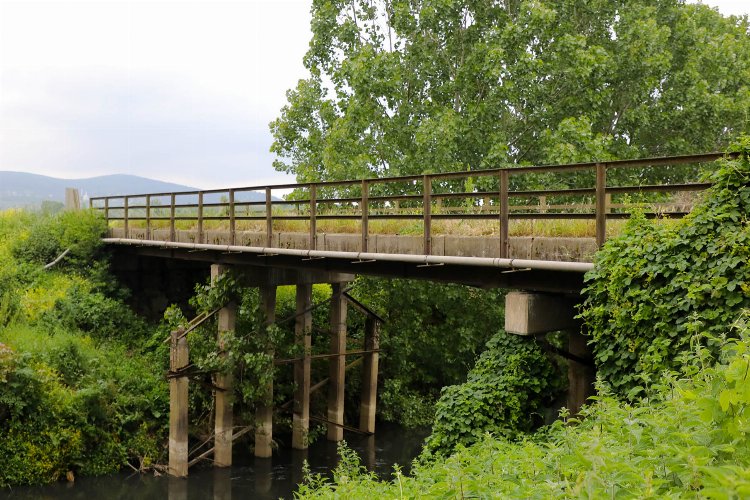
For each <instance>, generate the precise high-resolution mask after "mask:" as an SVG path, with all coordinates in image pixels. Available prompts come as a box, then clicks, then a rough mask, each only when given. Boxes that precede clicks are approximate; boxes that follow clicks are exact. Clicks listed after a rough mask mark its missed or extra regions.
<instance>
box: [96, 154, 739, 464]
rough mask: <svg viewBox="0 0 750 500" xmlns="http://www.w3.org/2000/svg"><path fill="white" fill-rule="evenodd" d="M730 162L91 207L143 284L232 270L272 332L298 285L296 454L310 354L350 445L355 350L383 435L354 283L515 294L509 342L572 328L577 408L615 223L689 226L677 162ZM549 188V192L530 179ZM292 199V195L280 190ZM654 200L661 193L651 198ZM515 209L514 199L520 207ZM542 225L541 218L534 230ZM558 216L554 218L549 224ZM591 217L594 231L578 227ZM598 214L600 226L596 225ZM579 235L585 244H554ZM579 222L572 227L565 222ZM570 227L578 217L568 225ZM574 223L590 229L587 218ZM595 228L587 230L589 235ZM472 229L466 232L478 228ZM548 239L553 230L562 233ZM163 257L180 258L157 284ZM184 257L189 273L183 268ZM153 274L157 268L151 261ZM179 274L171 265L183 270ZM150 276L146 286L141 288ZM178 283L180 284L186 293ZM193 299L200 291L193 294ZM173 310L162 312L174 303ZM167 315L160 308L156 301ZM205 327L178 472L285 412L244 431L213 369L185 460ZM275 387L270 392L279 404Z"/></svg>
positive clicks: (178, 424) (177, 346)
mask: <svg viewBox="0 0 750 500" xmlns="http://www.w3.org/2000/svg"><path fill="white" fill-rule="evenodd" d="M725 156H734V155H731V154H730V155H725V154H723V153H708V154H702V155H689V156H676V157H663V158H648V159H638V160H623V161H612V162H598V163H580V164H568V165H550V166H535V167H515V168H501V169H491V170H478V171H469V172H450V173H440V174H429V175H421V176H403V177H391V178H378V179H364V180H361V179H360V180H348V181H335V182H316V183H306V184H285V185H275V186H259V187H258V186H256V187H242V188H229V189H223V190H206V191H190V192H179V193H149V194H133V195H123V196H108V197H99V198H91V208H93V209H96V210H99V211H101V212H103V214H104V216H105V218H106V219H107V221H108V227H109V229H108V231H109V234H108V236H107V238H106V239H105V242H106V243H107V244H108V245H110V246H111V247H112V248H113V249H114V251H115V255H116V259H115V260H116V262H118V263H119V264H118V265H119V266H120V271H121V273H123V274H127V275H128V277H127V278H126V282H127V281H128V280H129V281H130V284H131V285H134V284H135V288H140V289H144V288H149V286H148V285H146V286H144V282H147V281H149V280H150V281H151V284H150V287H151V288H152V289H153V288H160V287H161V288H164V287H167V286H168V284H167V282H168V281H169V280H170V279H171V278H170V276H169V275H170V273H171V274H174V273H175V272H177V271H179V270H180V269H181V268H180V265H183V266H186V267H187V268H189V269H192V270H196V269H197V270H199V271H202V272H203V273H204V274H206V275H207V274H208V273H209V270H210V274H211V276H212V277H214V278H216V277H218V276H219V275H221V274H222V273H224V272H226V270H227V269H228V268H230V267H231V268H233V269H235V270H236V271H237V272H238V273H239V274H240V275H241V276H243V278H244V279H245V282H246V284H247V285H248V286H256V287H259V288H260V291H261V298H262V303H263V308H264V311H265V315H266V323H267V324H272V323H274V321H276V318H275V312H274V310H275V296H276V287H277V286H280V285H287V284H292V285H296V286H297V314H296V316H295V317H294V318H293V319H294V321H295V332H296V336H297V342H298V343H299V344H300V345H301V346H302V347H303V351H304V352H305V354H304V355H303V356H302V357H300V358H298V359H294V360H277V364H279V363H285V362H289V363H290V364H293V365H294V375H295V382H296V386H297V391H296V393H295V398H294V401H293V415H294V417H293V447H295V448H299V449H304V448H306V447H307V433H308V429H309V422H310V419H311V416H310V394H311V392H313V391H314V390H315V389H317V388H319V387H321V385H320V384H315V385H313V384H312V382H311V380H310V364H311V362H312V361H313V358H316V359H317V358H322V359H327V360H328V364H329V377H328V381H327V385H328V410H327V417H326V418H325V419H324V421H325V423H326V425H327V427H328V439H330V440H334V441H338V440H340V439H342V437H343V430H344V429H345V428H348V427H346V426H345V424H344V406H343V405H344V379H345V373H346V370H347V368H351V367H352V366H354V365H356V364H357V362H354V363H350V364H349V365H347V364H346V357H347V356H350V357H353V356H356V357H358V362H360V363H361V364H362V366H363V368H362V369H363V393H362V395H361V405H360V422H359V426H358V430H359V431H360V432H364V433H373V432H374V430H375V403H376V392H377V376H378V352H379V348H378V331H379V325H380V323H381V322H382V319H381V318H380V317H379V316H377V314H375V313H373V312H372V311H370V310H369V309H368V308H367V307H366V304H361V303H359V302H357V301H356V300H354V299H353V298H352V297H351V296H349V295H348V294H347V293H346V287H347V283H349V282H351V281H352V280H353V279H354V277H355V276H356V275H357V274H363V275H373V276H380V277H387V278H393V277H400V278H411V279H423V280H431V281H441V282H451V283H459V284H464V285H470V286H476V287H482V288H493V287H500V288H505V289H508V290H513V291H512V292H511V293H509V294H508V295H507V297H506V318H505V327H506V330H508V331H509V332H511V333H516V334H520V335H536V336H540V337H542V336H543V335H545V334H546V333H549V332H552V331H559V330H567V331H569V333H570V335H569V338H570V341H569V346H568V349H567V351H562V352H560V354H562V355H564V356H566V357H567V358H568V359H569V360H570V363H569V374H568V375H569V382H570V384H569V385H570V389H569V397H568V407H569V408H570V409H571V410H572V411H573V412H577V411H578V409H579V408H580V406H581V404H583V402H584V401H585V399H586V398H587V397H588V396H589V395H590V394H591V391H592V382H593V377H594V373H593V365H592V363H591V361H590V351H589V349H588V346H587V345H586V339H585V337H584V336H583V334H582V332H581V328H580V325H579V324H577V322H576V320H575V319H574V316H575V305H576V303H577V302H578V297H579V296H580V292H581V289H582V286H583V275H584V273H585V272H586V271H588V270H590V269H592V268H593V264H592V263H591V260H592V257H593V254H594V253H595V251H596V249H597V248H598V247H599V246H601V245H602V244H603V243H604V241H605V239H606V237H607V230H608V227H607V224H608V221H613V220H618V219H626V218H628V217H629V209H630V207H632V206H633V205H634V203H633V202H632V200H630V201H628V199H627V198H626V197H628V196H631V197H640V199H648V200H650V201H649V202H648V203H641V204H640V205H641V209H642V210H645V213H646V215H647V216H648V217H665V218H672V217H682V216H684V215H685V214H686V213H687V212H688V211H689V208H690V205H691V203H692V199H693V198H692V197H690V196H687V195H685V193H692V192H697V191H702V190H704V189H706V188H707V187H709V186H710V184H708V183H705V182H689V183H685V182H679V183H678V182H674V181H672V179H673V177H674V173H675V171H676V169H684V170H694V171H695V172H697V171H698V170H699V167H701V166H703V168H705V164H707V163H711V162H714V161H716V160H719V159H720V158H723V157H725ZM633 171H638V172H647V171H650V172H651V174H650V175H648V176H645V177H643V178H649V179H661V182H660V183H658V184H639V185H633V184H628V185H614V183H613V182H611V181H610V182H608V178H609V179H614V180H615V181H617V180H619V179H633V178H636V179H638V178H639V177H638V176H633V175H628V174H627V172H633ZM536 185H548V186H550V187H549V188H546V189H530V188H528V187H526V186H536ZM278 193H284V194H285V196H284V198H281V197H279V196H276V195H277V194H278ZM646 193H650V195H649V196H650V197H644V194H646ZM511 202H512V203H511ZM534 221H537V222H534ZM551 221H556V222H551ZM571 221H581V222H577V223H576V222H571ZM586 221H588V222H586ZM519 223H520V224H523V223H527V224H530V227H531V228H532V229H533V227H534V224H537V227H539V226H542V228H543V229H545V231H546V234H543V235H534V234H533V231H527V232H531V233H532V234H529V235H523V236H514V235H513V234H512V229H513V224H519ZM555 224H558V225H561V226H562V229H563V230H564V229H565V227H568V226H570V227H574V229H576V232H583V233H586V230H588V229H589V228H590V229H591V231H590V232H591V233H593V234H590V235H589V234H583V235H580V234H577V235H575V236H573V237H569V236H557V234H558V233H560V228H559V227H556V226H555ZM566 224H568V226H565V225H566ZM571 224H573V225H572V226H571ZM575 224H577V225H575ZM581 228H583V231H581V230H580V229H581ZM467 233H468V234H467ZM550 233H552V234H554V236H550ZM154 262H161V263H169V265H165V266H162V267H163V268H164V269H167V271H166V272H165V274H164V275H160V276H159V277H156V275H155V274H154V271H155V269H156V268H158V267H159V265H158V264H154ZM175 263H181V264H175ZM149 266H150V267H149ZM170 270H171V271H170ZM139 280H140V281H139ZM314 283H331V284H332V286H333V296H332V299H331V301H330V310H331V327H330V346H331V349H330V351H331V352H330V353H329V354H326V355H322V356H321V355H317V356H312V355H311V353H310V346H311V337H310V335H311V327H312V314H311V310H312V307H313V305H312V304H311V296H312V295H311V290H312V284H314ZM178 288H179V287H178ZM188 290H192V287H188ZM166 302H167V301H164V302H163V304H166ZM348 305H353V306H354V308H355V310H357V311H358V312H360V313H362V314H364V315H365V316H366V317H367V322H366V323H367V331H366V337H365V347H364V349H361V350H359V351H356V352H353V351H349V352H347V348H346V344H347V342H346V317H347V307H348ZM156 309H159V306H158V305H157V306H156ZM213 314H215V315H216V316H217V317H218V330H219V332H218V336H217V337H218V343H219V345H221V344H222V332H226V331H230V330H234V327H235V317H236V305H235V304H226V305H225V306H224V307H223V308H221V309H219V310H217V311H215V312H214V313H213ZM207 319H208V317H199V318H196V319H195V320H194V321H193V322H191V323H190V324H189V325H186V326H185V327H184V328H182V329H180V330H178V331H175V332H173V333H172V337H171V345H172V355H171V372H170V394H171V407H170V410H171V417H170V472H171V473H172V474H173V475H176V476H185V475H187V470H188V466H189V465H190V464H192V463H195V462H196V461H197V460H199V459H201V458H205V457H207V456H210V455H213V460H214V463H215V464H216V465H218V466H226V465H231V456H232V442H233V441H234V440H235V439H237V438H238V437H239V436H241V435H243V434H244V433H246V432H248V431H249V430H253V431H254V433H255V454H256V456H258V457H269V456H271V443H272V420H273V408H271V407H261V408H259V409H258V412H257V414H256V423H255V425H254V426H252V427H248V428H245V429H242V430H239V431H238V430H237V429H235V427H234V425H233V417H232V401H231V392H232V380H231V376H229V375H217V376H215V381H214V384H215V386H216V387H217V390H216V391H215V404H216V418H215V440H214V447H213V448H212V449H210V450H208V451H207V452H204V453H202V454H201V455H200V456H197V457H192V458H191V457H189V456H188V446H187V438H188V436H187V391H188V376H187V367H189V355H188V341H187V339H188V334H189V333H190V331H192V330H193V329H195V327H196V325H199V324H201V323H203V322H204V321H206V320H207ZM272 390H273V388H272V387H268V388H267V391H268V394H269V396H270V395H271V394H272Z"/></svg>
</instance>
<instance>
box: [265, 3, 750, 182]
mask: <svg viewBox="0 0 750 500" xmlns="http://www.w3.org/2000/svg"><path fill="white" fill-rule="evenodd" d="M311 26H312V32H313V38H312V41H311V42H310V49H309V51H308V53H307V55H306V56H305V60H304V62H305V65H306V67H307V68H308V69H309V71H310V77H309V78H307V79H305V80H301V81H300V82H299V83H298V85H297V87H296V88H295V89H293V90H290V91H288V94H287V97H288V103H287V105H286V106H284V108H283V109H282V111H281V116H280V117H279V118H278V119H277V120H275V121H274V122H272V123H271V130H272V132H273V135H274V139H275V140H274V143H273V145H272V151H273V152H275V153H276V154H277V155H278V156H279V159H278V160H277V161H276V162H275V163H274V166H275V168H276V169H277V170H280V171H284V172H288V173H293V174H295V175H296V176H297V179H298V181H300V182H305V181H319V180H337V179H342V178H358V177H372V176H379V175H384V174H387V175H407V174H421V173H428V172H439V171H450V170H474V169H483V168H492V167H498V166H504V165H509V164H511V165H512V164H518V163H532V164H541V163H553V162H571V161H591V160H593V159H600V160H607V159H614V158H629V157H643V156H648V155H668V154H687V153H695V152H705V151H709V150H716V149H721V148H723V147H725V146H726V145H727V144H728V143H729V142H730V140H731V139H732V138H734V137H736V136H737V135H739V134H741V133H746V132H748V131H750V121H749V115H750V88H749V87H748V84H747V82H748V81H750V36H748V33H749V30H750V24H749V23H748V19H747V17H741V18H738V17H723V16H722V15H721V14H719V13H718V12H717V11H715V10H712V9H710V8H708V7H707V6H704V5H695V4H685V3H684V2H683V1H682V0H628V1H625V0H615V1H613V0H537V1H520V0H504V1H488V0H314V1H313V7H312V23H311Z"/></svg>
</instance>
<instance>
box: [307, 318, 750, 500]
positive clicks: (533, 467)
mask: <svg viewBox="0 0 750 500" xmlns="http://www.w3.org/2000/svg"><path fill="white" fill-rule="evenodd" d="M738 333H739V335H738V336H739V339H738V340H730V341H722V340H721V339H720V338H717V337H714V336H711V338H703V339H702V340H703V343H707V342H708V341H709V340H710V341H711V342H716V343H718V345H719V347H718V349H717V351H718V352H719V353H720V362H719V363H718V364H716V365H713V366H712V361H713V360H714V358H713V357H712V355H711V354H710V352H709V351H708V350H707V349H706V348H704V347H697V348H696V350H695V351H692V352H690V351H689V353H690V354H689V355H688V358H689V360H690V363H688V365H687V366H688V367H689V369H688V370H686V371H685V372H684V373H682V374H680V375H677V374H672V375H670V376H668V377H665V378H664V379H663V383H662V384H660V385H658V386H654V387H653V388H652V389H653V390H652V392H651V393H650V394H649V399H648V400H641V401H639V402H638V403H636V404H630V403H627V402H623V401H622V400H621V399H620V398H617V397H615V396H613V395H612V393H611V392H610V391H608V390H607V389H606V387H604V386H601V387H600V388H599V389H600V391H599V395H598V396H597V397H596V399H595V400H594V402H593V403H592V404H591V405H590V406H588V407H587V408H585V409H584V413H583V416H584V417H585V418H582V419H581V420H578V419H568V420H567V421H557V422H555V423H554V424H553V425H552V426H550V427H549V428H546V429H545V430H544V432H541V433H538V434H536V435H534V436H528V437H525V438H524V439H522V440H521V441H515V442H513V441H509V440H507V439H504V438H498V437H497V436H491V435H489V434H485V435H483V436H482V437H481V438H480V440H479V441H478V442H477V443H476V444H474V445H472V446H470V447H463V446H459V447H457V449H456V452H455V454H453V455H452V456H451V457H449V458H440V459H438V460H436V461H433V462H428V463H423V464H420V465H417V466H416V468H415V469H413V470H412V476H411V477H405V476H403V475H401V474H400V472H399V471H398V469H397V470H396V471H395V473H394V476H395V477H394V478H393V479H392V480H390V481H379V480H378V479H377V478H376V477H374V475H372V474H366V473H364V472H362V469H361V465H360V464H359V463H358V462H357V461H356V460H353V458H356V457H353V456H352V455H351V454H349V455H347V460H345V461H343V462H342V463H343V464H344V465H343V466H342V470H338V471H337V474H336V476H335V480H334V482H333V483H332V482H330V481H329V480H326V479H325V478H323V477H322V476H316V475H309V476H308V478H307V480H306V483H305V484H303V485H302V486H301V487H300V497H302V498H459V497H460V498H715V499H720V498H748V496H750V473H748V471H750V428H749V427H748V422H747V414H748V411H750V391H748V390H747V387H748V384H747V376H748V373H750V332H749V331H748V327H747V325H745V324H742V325H741V327H740V329H739V332H738Z"/></svg>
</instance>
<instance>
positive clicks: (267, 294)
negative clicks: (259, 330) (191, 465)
mask: <svg viewBox="0 0 750 500" xmlns="http://www.w3.org/2000/svg"><path fill="white" fill-rule="evenodd" d="M260 300H261V309H262V310H263V312H264V314H265V320H264V324H265V326H266V327H269V326H271V325H273V323H274V322H275V321H276V285H275V284H270V283H266V284H264V285H263V286H261V288H260ZM264 335H266V342H267V353H268V354H269V355H270V356H271V359H273V346H272V345H271V342H270V339H268V337H267V333H265V334H264ZM268 368H269V369H270V370H273V362H271V364H270V366H269V367H268ZM272 376H273V375H272ZM265 392H266V394H265V396H264V399H265V401H264V402H263V404H261V405H259V406H258V409H257V410H256V411H255V426H256V427H255V456H256V457H259V458H269V457H270V456H271V452H272V449H271V444H272V442H273V379H271V380H270V381H269V382H268V385H267V386H266V388H265Z"/></svg>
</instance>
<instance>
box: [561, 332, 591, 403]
mask: <svg viewBox="0 0 750 500" xmlns="http://www.w3.org/2000/svg"><path fill="white" fill-rule="evenodd" d="M568 352H569V353H570V354H572V355H573V356H576V357H577V358H580V359H581V360H585V361H590V363H588V364H584V363H581V362H578V361H575V360H570V361H568V403H567V406H568V409H569V410H570V414H571V415H576V414H577V413H578V412H580V411H581V406H583V404H584V403H586V400H587V399H588V398H589V397H590V396H593V395H594V392H595V390H594V382H595V381H596V369H595V367H594V364H593V353H592V351H591V346H589V345H588V337H586V336H585V335H583V334H581V333H580V329H577V330H571V331H570V336H569V337H568Z"/></svg>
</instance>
